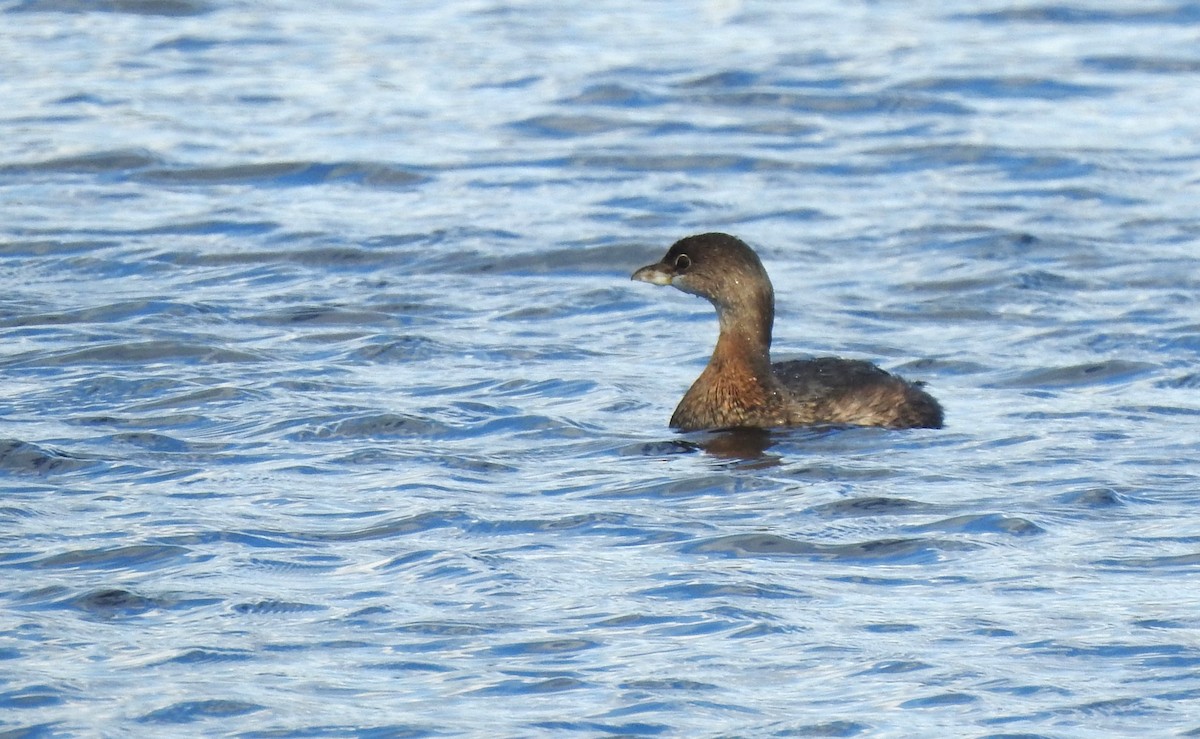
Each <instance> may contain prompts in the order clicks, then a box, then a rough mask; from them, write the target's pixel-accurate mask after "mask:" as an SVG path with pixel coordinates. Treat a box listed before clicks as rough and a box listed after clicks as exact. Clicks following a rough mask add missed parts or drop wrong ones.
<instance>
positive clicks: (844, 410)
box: [633, 233, 942, 431]
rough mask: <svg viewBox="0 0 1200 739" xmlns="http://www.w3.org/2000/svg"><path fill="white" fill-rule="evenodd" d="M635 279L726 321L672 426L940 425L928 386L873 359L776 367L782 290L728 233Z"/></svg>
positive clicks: (682, 250)
mask: <svg viewBox="0 0 1200 739" xmlns="http://www.w3.org/2000/svg"><path fill="white" fill-rule="evenodd" d="M633 279H635V280H639V281H641V282H649V283H651V284H654V285H672V286H674V287H677V288H679V289H680V290H682V291H684V292H685V293H691V294H693V295H699V296H700V297H702V298H704V299H706V300H708V302H710V303H712V304H713V306H714V307H716V309H717V318H718V319H719V320H720V324H721V335H720V337H719V338H718V339H717V347H716V348H715V349H713V353H712V358H711V359H709V360H708V366H707V367H705V368H704V371H703V372H701V373H700V377H698V378H696V382H694V383H693V384H692V387H691V388H690V389H689V390H688V391H687V393H686V394H685V395H684V396H683V400H681V401H679V406H678V407H676V408H675V413H674V415H672V416H671V427H672V428H677V429H682V430H685V431H694V430H698V429H721V428H773V427H777V426H811V425H817V424H842V425H851V426H885V427H887V428H941V426H942V407H941V406H940V405H938V402H937V401H936V400H934V399H933V398H932V397H931V396H930V395H929V393H926V392H925V391H924V390H922V389H920V388H919V387H918V386H917V385H915V384H913V383H910V382H908V381H906V380H903V379H901V378H899V377H897V376H895V375H891V374H888V373H887V372H885V371H883V370H881V369H879V368H878V367H876V366H875V365H873V364H871V363H870V362H864V361H861V360H855V359H839V358H837V357H821V358H818V359H798V360H793V361H790V362H779V363H778V364H771V324H772V323H773V322H774V320H775V291H774V290H773V289H772V288H771V279H770V278H769V277H767V271H766V270H765V269H763V266H762V262H760V261H759V260H758V255H757V254H755V253H754V250H753V249H751V248H750V247H749V246H747V245H746V243H745V242H743V241H742V240H741V239H738V238H736V237H734V236H730V235H729V234H722V233H708V234H700V235H699V236H689V237H687V238H685V239H680V240H679V241H677V242H675V244H674V245H673V246H672V247H671V249H670V250H669V251H668V252H667V254H666V256H664V257H663V258H662V261H660V262H658V263H657V264H651V265H649V266H646V267H642V268H641V269H639V270H638V271H637V272H634V273H633Z"/></svg>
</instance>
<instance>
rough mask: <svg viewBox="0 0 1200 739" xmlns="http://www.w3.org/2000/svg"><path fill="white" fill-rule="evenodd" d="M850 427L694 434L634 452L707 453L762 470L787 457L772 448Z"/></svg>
mask: <svg viewBox="0 0 1200 739" xmlns="http://www.w3.org/2000/svg"><path fill="white" fill-rule="evenodd" d="M847 428H853V427H847V426H807V427H803V428H795V429H774V430H768V429H752V428H745V429H721V430H719V431H693V432H689V433H685V434H681V435H680V436H679V437H677V438H674V439H670V440H664V441H661V442H652V443H649V444H638V445H636V447H631V448H630V449H631V450H633V451H634V453H636V454H640V455H649V456H661V455H674V454H692V453H695V452H703V453H705V454H707V455H710V456H712V457H715V458H717V459H720V460H728V463H729V464H730V465H732V466H736V467H744V468H748V469H759V468H763V467H774V466H776V465H779V464H782V463H783V455H782V454H779V453H769V450H770V449H771V448H772V447H776V446H780V445H788V444H789V443H790V444H800V443H803V442H804V441H805V440H808V439H816V438H821V437H825V436H828V435H829V434H835V433H837V432H839V431H844V430H846V429H847Z"/></svg>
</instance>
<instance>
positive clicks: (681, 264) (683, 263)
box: [675, 254, 692, 272]
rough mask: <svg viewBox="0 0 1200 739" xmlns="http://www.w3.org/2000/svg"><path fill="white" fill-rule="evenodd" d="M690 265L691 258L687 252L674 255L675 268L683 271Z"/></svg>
mask: <svg viewBox="0 0 1200 739" xmlns="http://www.w3.org/2000/svg"><path fill="white" fill-rule="evenodd" d="M690 266H692V258H691V257H689V256H688V255H687V254H680V255H679V256H677V257H675V269H677V270H679V271H680V272H683V271H684V270H686V269H687V268H688V267H690Z"/></svg>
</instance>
